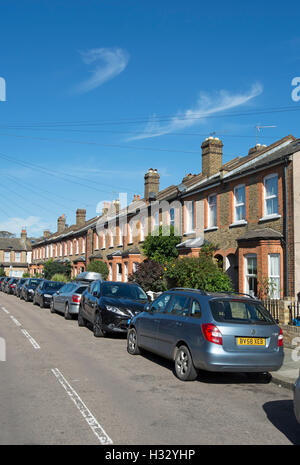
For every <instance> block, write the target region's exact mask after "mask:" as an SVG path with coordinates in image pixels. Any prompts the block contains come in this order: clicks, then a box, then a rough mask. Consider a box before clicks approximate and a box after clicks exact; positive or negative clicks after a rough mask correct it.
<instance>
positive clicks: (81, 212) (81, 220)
mask: <svg viewBox="0 0 300 465" xmlns="http://www.w3.org/2000/svg"><path fill="white" fill-rule="evenodd" d="M85 217H86V210H85V209H84V208H77V210H76V226H84V225H85Z"/></svg>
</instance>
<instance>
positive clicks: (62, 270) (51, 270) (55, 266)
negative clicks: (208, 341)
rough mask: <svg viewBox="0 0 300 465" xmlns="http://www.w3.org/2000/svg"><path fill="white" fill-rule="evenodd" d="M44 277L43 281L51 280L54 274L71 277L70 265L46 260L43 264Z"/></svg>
mask: <svg viewBox="0 0 300 465" xmlns="http://www.w3.org/2000/svg"><path fill="white" fill-rule="evenodd" d="M43 272H44V277H45V279H51V278H52V276H54V275H55V274H57V273H59V274H63V275H66V276H67V277H68V278H70V277H71V263H70V262H66V263H60V262H55V261H53V260H52V259H51V260H48V261H47V262H46V263H45V264H44V270H43Z"/></svg>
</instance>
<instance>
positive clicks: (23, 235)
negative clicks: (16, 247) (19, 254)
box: [21, 229, 27, 241]
mask: <svg viewBox="0 0 300 465" xmlns="http://www.w3.org/2000/svg"><path fill="white" fill-rule="evenodd" d="M21 239H23V241H26V239H27V231H26V229H22V231H21Z"/></svg>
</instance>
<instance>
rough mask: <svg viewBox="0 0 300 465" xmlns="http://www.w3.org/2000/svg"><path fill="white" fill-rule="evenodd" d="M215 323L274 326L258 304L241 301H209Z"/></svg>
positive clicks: (264, 310)
mask: <svg viewBox="0 0 300 465" xmlns="http://www.w3.org/2000/svg"><path fill="white" fill-rule="evenodd" d="M209 304H210V308H211V312H212V315H213V318H214V320H215V321H218V322H222V323H242V324H243V323H245V324H247V323H248V324H250V323H269V324H274V323H275V321H274V320H273V318H272V316H271V315H270V313H269V312H268V311H267V310H266V309H265V308H264V306H263V305H262V304H260V303H259V302H250V301H249V302H248V301H241V300H225V299H224V300H222V299H218V300H211V301H210V302H209Z"/></svg>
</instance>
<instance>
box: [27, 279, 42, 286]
mask: <svg viewBox="0 0 300 465" xmlns="http://www.w3.org/2000/svg"><path fill="white" fill-rule="evenodd" d="M40 282H41V281H40V279H30V280H29V282H28V286H38V285H39V284H40Z"/></svg>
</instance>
